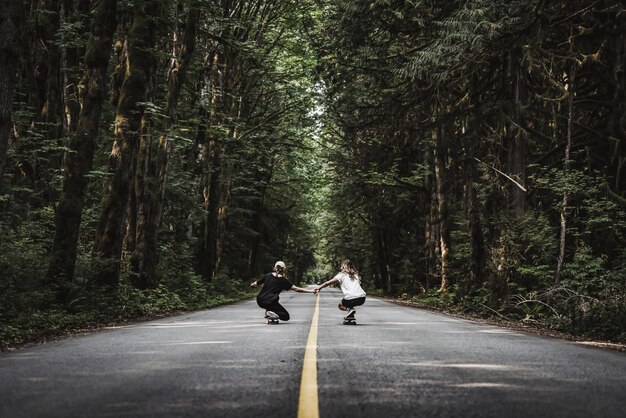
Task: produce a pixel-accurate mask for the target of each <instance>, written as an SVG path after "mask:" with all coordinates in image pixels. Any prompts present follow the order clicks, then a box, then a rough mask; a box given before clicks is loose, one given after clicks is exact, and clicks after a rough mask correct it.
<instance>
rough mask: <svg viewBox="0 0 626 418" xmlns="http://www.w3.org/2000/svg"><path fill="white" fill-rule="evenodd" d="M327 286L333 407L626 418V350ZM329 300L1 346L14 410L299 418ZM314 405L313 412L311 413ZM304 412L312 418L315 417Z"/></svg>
mask: <svg viewBox="0 0 626 418" xmlns="http://www.w3.org/2000/svg"><path fill="white" fill-rule="evenodd" d="M339 299H340V293H339V292H338V291H337V290H333V289H324V290H323V291H322V294H321V295H320V304H319V326H318V333H317V351H316V354H317V357H316V362H317V382H316V387H317V395H318V397H319V416H320V417H322V418H325V417H328V418H329V417H346V418H357V417H383V418H394V417H550V418H554V417H568V418H571V417H586V418H588V417H603V418H604V417H620V418H623V417H626V354H625V353H620V352H614V351H610V350H604V349H597V348H591V347H587V346H583V345H580V344H576V343H572V342H565V341H560V340H557V339H551V338H544V337H538V336H534V335H529V334H525V333H522V332H516V331H511V330H507V329H502V328H497V327H493V326H486V325H482V324H478V323H475V322H471V321H464V320H459V319H455V318H451V317H447V316H444V315H440V314H435V313H431V312H426V311H422V310H417V309H412V308H408V307H403V306H399V305H395V304H392V303H389V302H385V301H382V300H378V299H375V298H368V300H367V302H366V304H365V305H364V306H362V307H360V308H358V310H357V321H358V325H357V326H344V325H342V316H343V312H341V311H339V310H338V309H337V302H338V300H339ZM315 301H316V297H315V296H313V295H311V294H300V293H294V292H286V293H285V292H284V293H283V296H281V303H283V305H284V306H285V307H286V308H287V310H289V311H290V313H291V317H292V320H291V321H289V322H286V323H281V324H279V325H266V324H265V321H264V319H263V310H261V309H260V308H258V307H257V305H256V303H255V302H254V301H246V302H242V303H238V304H235V305H231V306H225V307H220V308H216V309H211V310H208V311H202V312H197V313H193V314H188V315H183V316H177V317H173V318H168V319H161V320H157V321H151V322H144V323H138V324H136V325H131V326H124V327H120V328H116V329H108V330H105V331H101V332H97V333H93V334H90V335H84V336H78V337H74V338H70V339H67V340H64V341H59V342H54V343H48V344H43V345H40V346H35V347H30V348H25V349H22V350H18V351H15V352H10V353H2V354H0V417H2V418H5V417H6V418H12V417H137V416H141V417H144V416H145V417H216V418H217V417H237V418H245V417H281V418H282V417H296V416H298V414H299V413H301V414H302V413H303V411H298V405H299V403H298V400H299V396H300V385H301V375H302V367H303V357H304V353H305V347H306V342H307V337H308V335H309V331H310V328H311V322H312V318H313V315H314V308H315ZM305 412H306V411H305ZM301 416H302V415H301Z"/></svg>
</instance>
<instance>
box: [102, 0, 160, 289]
mask: <svg viewBox="0 0 626 418" xmlns="http://www.w3.org/2000/svg"><path fill="white" fill-rule="evenodd" d="M159 15H160V7H159V5H158V4H157V3H154V2H151V1H148V0H137V1H136V2H135V16H134V20H133V23H132V26H131V30H130V33H129V35H128V53H127V54H128V58H127V62H126V72H125V77H124V83H123V84H122V87H121V89H120V98H119V103H118V106H117V112H116V118H115V136H116V139H115V143H114V144H113V149H112V151H111V156H110V159H109V172H110V173H111V175H112V177H111V179H110V181H108V182H107V185H106V187H105V191H104V197H103V201H102V212H101V215H100V221H99V223H98V229H97V232H96V243H95V246H94V253H95V254H96V255H97V256H98V257H99V258H101V259H102V260H104V261H105V262H104V263H103V265H102V271H101V274H100V279H101V282H102V283H103V284H107V285H117V283H118V281H119V273H120V262H121V254H122V243H123V239H124V233H123V229H124V217H125V216H126V212H127V209H128V199H129V196H130V193H131V187H132V186H133V179H134V170H135V167H136V161H137V152H138V147H139V140H140V136H141V135H142V134H143V133H144V129H145V128H146V126H145V124H146V120H145V112H144V107H143V105H142V103H143V102H145V101H146V100H147V91H148V88H149V86H150V80H151V78H152V76H153V72H154V69H155V65H156V59H155V52H154V46H155V41H156V32H157V31H156V26H157V19H158V17H159ZM131 233H132V231H131Z"/></svg>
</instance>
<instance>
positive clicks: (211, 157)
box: [200, 51, 227, 281]
mask: <svg viewBox="0 0 626 418" xmlns="http://www.w3.org/2000/svg"><path fill="white" fill-rule="evenodd" d="M226 67H227V66H226V62H225V58H224V54H223V53H221V52H220V51H213V52H212V54H211V83H210V85H211V95H212V97H211V109H210V112H209V126H210V128H212V130H213V132H212V133H210V134H209V135H208V143H207V150H206V155H205V169H204V170H205V187H204V207H205V211H206V216H205V220H204V232H203V237H202V238H203V239H202V243H203V250H202V254H201V257H200V260H201V262H200V265H201V268H200V271H201V274H202V277H203V278H204V280H205V281H211V280H213V277H214V276H215V274H216V273H217V266H218V257H219V249H218V247H217V244H218V236H219V208H220V202H221V200H222V192H223V188H224V186H223V183H224V181H225V180H224V173H223V169H224V163H223V161H222V159H223V156H222V152H223V147H224V144H223V140H222V138H221V134H220V133H219V132H217V129H218V128H219V127H221V125H222V123H223V119H224V113H225V108H226V106H225V100H226V98H225V95H226V94H225V91H224V90H225V87H224V86H225V84H226V80H225V78H226V74H225V72H226Z"/></svg>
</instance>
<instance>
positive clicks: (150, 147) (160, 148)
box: [132, 8, 200, 289]
mask: <svg viewBox="0 0 626 418" xmlns="http://www.w3.org/2000/svg"><path fill="white" fill-rule="evenodd" d="M199 14H200V11H199V10H198V9H197V8H192V9H191V10H190V11H189V15H188V18H187V23H186V25H185V36H184V40H183V43H182V45H181V50H180V58H179V59H173V60H172V63H171V66H170V70H169V73H168V84H167V100H166V104H165V115H166V118H165V120H164V122H163V124H162V126H161V136H160V138H159V141H158V143H154V142H152V138H153V137H152V136H145V135H144V136H142V144H141V145H140V150H141V151H140V159H139V166H138V169H137V170H138V177H137V181H136V186H137V217H138V218H137V219H138V222H137V229H136V231H135V234H136V239H135V245H136V247H135V250H134V252H133V255H132V266H133V272H134V273H136V286H137V287H138V288H140V289H144V288H148V287H154V286H155V285H156V284H157V282H158V279H157V270H156V269H157V263H158V251H157V239H158V230H159V227H160V225H161V216H162V213H163V205H164V200H165V196H164V190H165V182H166V178H167V164H168V160H169V155H170V152H171V147H172V146H171V138H170V134H171V130H172V128H173V127H174V125H175V123H176V120H177V117H176V113H177V109H178V98H179V97H180V93H181V91H182V88H183V85H184V84H185V81H186V79H187V72H188V71H189V65H190V64H191V59H192V57H193V52H194V49H195V43H196V34H197V27H198V21H199ZM145 140H148V141H149V142H146V141H145Z"/></svg>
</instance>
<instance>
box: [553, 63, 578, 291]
mask: <svg viewBox="0 0 626 418" xmlns="http://www.w3.org/2000/svg"><path fill="white" fill-rule="evenodd" d="M575 79H576V67H575V63H572V64H571V65H570V68H569V76H568V80H567V134H566V141H567V142H566V144H565V155H564V162H563V175H564V176H565V178H566V179H567V177H568V175H569V166H570V156H571V150H572V133H573V132H572V131H573V127H574V88H575V85H574V82H575ZM568 204H569V194H568V192H567V191H565V192H564V193H563V200H562V202H561V211H560V226H561V228H560V233H559V256H558V257H557V260H556V272H555V274H554V282H555V284H556V285H557V286H558V285H559V283H560V282H561V275H562V274H563V263H564V262H565V244H566V238H567V205H568Z"/></svg>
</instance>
